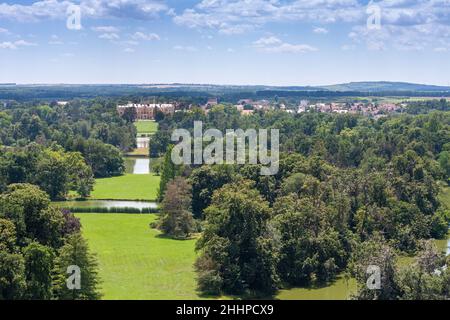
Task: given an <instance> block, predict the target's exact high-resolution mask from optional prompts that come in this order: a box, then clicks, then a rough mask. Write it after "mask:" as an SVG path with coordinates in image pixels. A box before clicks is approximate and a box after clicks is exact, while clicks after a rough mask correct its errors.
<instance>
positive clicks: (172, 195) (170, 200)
mask: <svg viewBox="0 0 450 320" xmlns="http://www.w3.org/2000/svg"><path fill="white" fill-rule="evenodd" d="M191 202H192V194H191V186H190V185H189V184H188V183H187V182H186V179H184V178H181V177H176V178H175V179H174V180H172V181H170V182H169V183H168V184H167V188H166V192H165V194H164V200H163V201H162V203H161V218H160V221H159V225H158V228H159V229H160V230H161V231H162V232H163V233H165V234H166V235H168V236H171V237H174V238H177V239H180V238H187V237H189V235H190V234H191V233H192V232H193V227H194V219H193V217H192V212H191Z"/></svg>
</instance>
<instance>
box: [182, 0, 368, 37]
mask: <svg viewBox="0 0 450 320" xmlns="http://www.w3.org/2000/svg"><path fill="white" fill-rule="evenodd" d="M364 17H365V7H363V6H362V5H361V4H359V2H358V0H287V1H278V0H247V1H241V0H203V1H201V2H200V3H199V4H197V5H196V6H194V7H193V8H188V9H186V10H184V11H183V12H182V13H181V14H179V15H177V16H176V17H174V21H175V23H177V24H180V25H184V26H187V27H190V28H213V29H217V30H218V31H219V32H222V33H226V30H236V31H239V32H240V33H242V32H245V31H247V30H251V29H254V28H258V27H261V26H262V25H264V24H266V23H269V22H286V21H302V22H317V21H320V22H321V23H332V22H336V21H345V22H351V21H353V22H354V21H362V19H363V18H364ZM243 21H245V23H244V24H243V23H242V22H243ZM235 33H236V32H235Z"/></svg>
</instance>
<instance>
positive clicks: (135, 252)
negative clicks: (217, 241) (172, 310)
mask: <svg viewBox="0 0 450 320" xmlns="http://www.w3.org/2000/svg"><path fill="white" fill-rule="evenodd" d="M77 217H79V218H80V219H81V223H82V225H83V234H84V236H85V237H86V239H87V240H88V242H89V246H90V249H91V251H92V252H95V253H96V254H97V257H98V260H99V269H100V273H99V275H100V277H101V279H102V286H101V287H102V292H103V294H104V296H103V299H139V300H141V299H151V300H163V299H169V300H170V299H171V300H173V299H199V297H198V296H197V294H196V291H195V286H196V283H195V273H194V270H193V262H194V260H195V251H194V245H195V240H186V241H177V240H171V239H167V238H163V237H159V236H158V235H159V232H158V231H156V230H153V229H150V227H149V223H151V222H152V221H155V219H156V216H155V215H130V214H77Z"/></svg>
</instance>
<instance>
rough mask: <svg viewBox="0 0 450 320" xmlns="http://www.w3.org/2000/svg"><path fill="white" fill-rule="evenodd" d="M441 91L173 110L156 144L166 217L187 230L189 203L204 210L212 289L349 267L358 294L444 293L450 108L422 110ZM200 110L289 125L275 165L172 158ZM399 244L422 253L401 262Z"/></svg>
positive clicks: (207, 123) (209, 117)
mask: <svg viewBox="0 0 450 320" xmlns="http://www.w3.org/2000/svg"><path fill="white" fill-rule="evenodd" d="M441 103H442V101H441V102H439V101H435V102H434V104H433V103H430V102H427V103H424V104H422V105H419V104H415V105H414V111H412V112H411V113H415V114H416V115H409V114H403V115H395V116H394V115H393V116H388V117H385V118H382V119H379V120H374V119H370V118H367V117H363V116H358V115H333V114H324V113H314V112H310V113H306V114H301V115H295V116H293V115H292V114H287V113H283V112H279V111H269V112H259V113H256V114H254V115H251V116H241V115H240V114H239V113H238V112H237V111H236V110H235V109H233V108H232V107H227V106H226V105H222V106H217V107H214V108H213V109H212V110H211V111H209V112H208V113H207V114H204V113H203V112H202V111H201V110H191V111H189V112H180V113H176V114H175V115H174V116H168V117H165V118H164V119H162V120H161V121H160V122H159V125H160V131H159V132H158V133H157V134H156V135H155V137H154V139H152V141H151V151H150V152H151V154H152V155H158V154H160V155H163V154H164V153H165V151H166V150H167V153H165V154H166V156H165V160H164V163H163V165H162V169H161V185H160V199H162V200H163V203H162V204H163V205H162V212H163V215H162V217H161V222H160V228H161V230H163V231H164V232H165V233H166V234H168V235H171V236H174V237H188V236H189V235H190V234H191V233H192V232H195V229H196V228H197V229H198V228H199V227H198V225H197V224H196V223H193V221H192V218H191V217H190V215H189V212H190V211H192V217H193V218H195V219H197V220H198V221H200V225H201V227H200V229H201V230H202V233H201V236H200V238H199V240H198V242H197V252H198V254H199V257H198V259H197V261H196V264H195V267H196V271H197V276H198V288H199V290H200V291H201V292H203V293H204V294H207V295H221V294H224V293H225V294H230V295H244V296H251V297H252V296H262V297H265V296H271V295H273V294H274V293H275V292H276V291H277V290H278V289H280V288H286V287H287V288H289V287H293V286H305V285H306V286H311V285H314V284H320V283H327V282H330V281H333V279H334V278H335V277H336V276H337V275H338V274H339V273H341V272H343V271H346V272H348V273H349V274H351V275H352V276H353V277H355V278H356V279H357V280H358V283H359V290H358V293H357V294H356V295H355V298H361V299H374V298H378V299H436V298H439V299H446V298H448V293H449V288H450V286H449V285H450V281H449V279H450V278H449V272H448V271H445V270H447V269H446V267H444V266H445V256H444V255H442V254H441V253H440V252H438V251H437V250H436V248H434V246H433V245H432V244H431V242H429V241H428V240H430V239H442V238H446V237H447V232H448V225H449V222H450V215H449V210H448V208H447V207H446V206H445V205H444V204H443V203H441V201H440V199H439V193H440V190H441V188H443V187H444V186H446V185H448V183H449V173H450V171H449V168H450V167H449V163H450V162H449V159H450V157H449V155H450V132H449V128H450V127H449V124H450V114H449V113H448V112H442V111H436V110H435V111H433V110H432V109H430V108H428V109H427V110H426V113H425V114H420V113H421V112H420V110H421V108H425V107H429V106H433V105H434V106H435V107H436V108H435V109H438V110H439V109H440V108H441V107H442V104H441ZM417 113H419V114H417ZM194 121H203V125H204V127H205V129H206V128H218V129H219V130H221V131H222V132H224V131H225V129H236V128H243V129H246V128H278V129H280V148H281V152H282V153H281V155H280V170H279V172H278V174H276V175H274V176H260V175H259V168H258V166H257V165H212V166H208V165H202V166H189V167H183V166H181V167H180V166H178V167H177V166H174V165H173V164H172V163H171V161H170V157H169V156H168V155H169V153H170V150H171V146H170V143H171V142H170V132H171V131H172V130H173V129H174V128H184V129H188V130H192V128H193V122H194ZM166 190H167V192H165V191H166ZM169 190H170V191H169ZM189 200H190V201H189ZM174 203H177V204H179V205H178V206H175V205H174ZM398 255H409V256H412V257H416V260H417V263H415V264H412V267H411V268H410V269H407V270H406V271H401V272H400V271H398V270H397V267H396V259H397V258H396V257H397V256H398ZM370 265H378V266H382V267H381V268H382V270H381V272H382V275H383V276H382V280H381V281H382V282H383V286H382V287H381V288H382V289H380V290H373V291H370V290H366V289H365V282H366V269H365V268H367V267H368V266H370ZM441 269H442V270H444V271H443V272H442V273H440V275H439V276H433V272H434V271H436V270H441ZM422 282H424V283H422ZM422 286H423V288H422ZM422 290H423V291H422Z"/></svg>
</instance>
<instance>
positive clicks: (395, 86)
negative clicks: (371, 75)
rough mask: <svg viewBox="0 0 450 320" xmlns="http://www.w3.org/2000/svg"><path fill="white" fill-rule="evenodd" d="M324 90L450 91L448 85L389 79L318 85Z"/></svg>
mask: <svg viewBox="0 0 450 320" xmlns="http://www.w3.org/2000/svg"><path fill="white" fill-rule="evenodd" d="M319 88H322V89H324V90H330V91H361V92H390V91H410V92H418V91H420V92H435V91H436V92H438V91H439V92H442V91H450V87H445V86H434V85H427V84H416V83H408V82H389V81H368V82H350V83H343V84H335V85H329V86H320V87H319Z"/></svg>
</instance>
